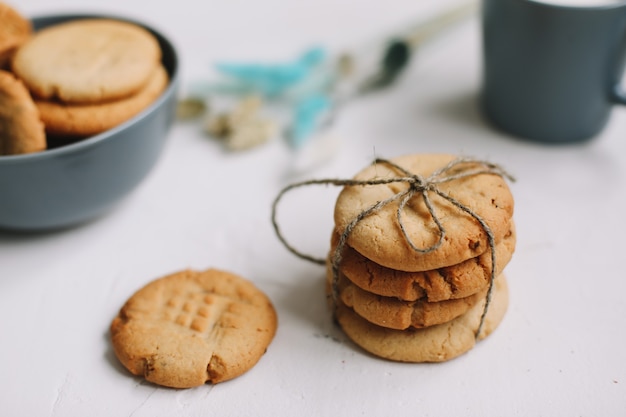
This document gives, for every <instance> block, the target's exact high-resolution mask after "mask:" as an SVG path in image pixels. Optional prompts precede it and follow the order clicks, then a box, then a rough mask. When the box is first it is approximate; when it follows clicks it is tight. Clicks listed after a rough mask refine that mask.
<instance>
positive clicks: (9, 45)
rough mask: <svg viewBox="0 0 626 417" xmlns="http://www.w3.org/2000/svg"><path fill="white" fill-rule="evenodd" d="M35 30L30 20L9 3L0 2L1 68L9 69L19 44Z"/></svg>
mask: <svg viewBox="0 0 626 417" xmlns="http://www.w3.org/2000/svg"><path fill="white" fill-rule="evenodd" d="M32 31H33V27H32V24H31V23H30V20H28V19H26V18H25V17H24V16H22V15H21V14H20V13H19V12H18V11H17V10H15V9H13V8H12V7H11V6H9V5H8V4H5V3H2V2H0V69H8V68H9V62H10V60H11V58H12V57H13V54H14V53H15V51H16V50H17V48H18V47H19V46H21V45H22V44H23V43H24V42H26V41H27V40H28V38H29V37H30V36H31V34H32Z"/></svg>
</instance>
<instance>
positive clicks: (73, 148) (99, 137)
mask: <svg viewBox="0 0 626 417" xmlns="http://www.w3.org/2000/svg"><path fill="white" fill-rule="evenodd" d="M44 19H46V20H47V19H60V20H64V21H71V20H78V19H114V20H119V21H124V22H129V23H134V24H136V25H139V26H141V27H143V28H144V29H147V30H148V31H149V32H151V33H153V34H154V35H156V36H157V38H160V39H159V43H161V42H164V43H165V44H166V45H167V46H168V48H169V49H170V51H171V53H172V61H173V66H172V71H171V73H169V77H170V79H169V83H168V85H167V88H166V89H165V90H164V91H163V92H162V93H161V95H160V96H159V97H158V98H157V99H156V100H154V101H153V102H152V103H151V104H150V105H149V106H148V107H146V108H145V109H143V110H142V111H141V112H139V113H137V114H136V115H135V116H133V117H131V118H130V119H128V120H126V121H125V122H122V123H120V124H119V125H117V126H115V127H113V128H111V129H108V130H106V131H104V132H101V133H98V134H96V135H93V136H89V137H87V138H85V139H82V140H79V141H77V142H74V143H70V144H67V145H63V146H60V147H58V148H54V149H45V150H43V151H40V152H33V153H26V154H18V155H0V166H2V165H9V164H12V163H20V162H27V161H28V162H30V161H37V160H40V159H46V158H55V157H57V156H61V155H66V154H72V153H77V152H81V151H83V150H85V149H87V148H90V147H93V146H95V145H97V144H98V143H101V142H103V141H106V140H107V139H108V138H110V137H112V136H115V135H116V134H117V133H118V132H120V131H122V130H124V129H126V128H127V127H128V126H130V125H133V124H135V123H137V122H139V121H141V120H142V119H144V118H146V117H147V116H148V115H149V114H150V113H152V112H154V111H155V110H156V109H157V108H158V107H160V106H161V105H162V104H163V102H164V101H166V100H168V97H169V96H170V95H172V94H175V91H176V89H177V87H178V83H179V73H180V68H179V66H180V62H179V57H178V52H177V49H176V47H175V46H174V44H173V43H172V41H171V40H170V39H169V37H167V36H165V35H164V34H163V32H162V31H160V30H157V29H156V28H155V27H153V26H152V25H151V24H147V23H144V22H141V21H139V20H135V19H133V18H130V17H124V16H119V15H115V14H108V13H93V12H91V13H90V12H85V13H80V12H77V13H58V14H45V15H38V16H33V17H31V18H30V21H31V22H33V23H36V22H37V21H38V20H44Z"/></svg>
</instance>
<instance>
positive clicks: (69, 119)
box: [35, 65, 168, 137]
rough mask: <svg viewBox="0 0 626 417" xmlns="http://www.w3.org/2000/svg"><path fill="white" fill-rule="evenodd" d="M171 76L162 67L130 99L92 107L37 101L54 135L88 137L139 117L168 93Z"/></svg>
mask: <svg viewBox="0 0 626 417" xmlns="http://www.w3.org/2000/svg"><path fill="white" fill-rule="evenodd" d="M167 83H168V75H167V72H166V70H165V68H164V67H163V66H162V65H161V66H159V67H157V68H156V70H155V71H154V73H153V74H152V76H151V78H150V80H149V82H148V84H147V85H145V86H144V88H142V89H141V90H140V91H138V92H137V93H135V94H134V95H132V96H130V97H125V98H122V99H119V100H114V101H108V102H103V103H93V104H65V103H61V102H58V101H45V100H35V104H36V105H37V108H38V109H39V113H40V114H41V119H42V120H43V122H44V124H45V126H46V132H47V133H48V135H51V136H61V137H86V136H91V135H95V134H98V133H101V132H104V131H105V130H108V129H110V128H112V127H115V126H117V125H118V124H120V123H122V122H125V121H126V120H128V119H130V118H132V117H133V116H135V115H137V114H138V113H139V112H141V111H142V110H144V109H145V108H147V107H148V106H149V105H150V104H152V102H154V100H156V99H157V98H158V97H159V96H160V95H161V93H162V92H163V91H164V90H165V88H166V87H167Z"/></svg>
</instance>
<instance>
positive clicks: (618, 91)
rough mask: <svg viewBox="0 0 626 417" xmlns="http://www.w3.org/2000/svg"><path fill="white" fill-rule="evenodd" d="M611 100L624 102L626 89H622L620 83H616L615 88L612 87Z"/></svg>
mask: <svg viewBox="0 0 626 417" xmlns="http://www.w3.org/2000/svg"><path fill="white" fill-rule="evenodd" d="M611 100H612V101H613V103H617V104H626V91H624V89H623V88H622V86H621V85H620V84H618V85H616V86H615V88H613V94H611Z"/></svg>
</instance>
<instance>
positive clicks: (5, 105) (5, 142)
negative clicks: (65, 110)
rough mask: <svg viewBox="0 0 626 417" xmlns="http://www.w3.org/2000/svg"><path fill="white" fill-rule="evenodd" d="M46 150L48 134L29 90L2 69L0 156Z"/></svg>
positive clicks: (0, 89)
mask: <svg viewBox="0 0 626 417" xmlns="http://www.w3.org/2000/svg"><path fill="white" fill-rule="evenodd" d="M45 149H46V133H45V130H44V125H43V123H42V122H41V119H40V118H39V111H38V110H37V107H36V106H35V104H34V103H33V100H32V98H31V97H30V94H29V93H28V90H27V89H26V87H25V86H24V84H22V82H21V81H20V80H18V79H17V78H15V77H14V76H13V74H11V73H9V72H7V71H2V70H0V155H15V154H23V153H31V152H39V151H43V150H45Z"/></svg>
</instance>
